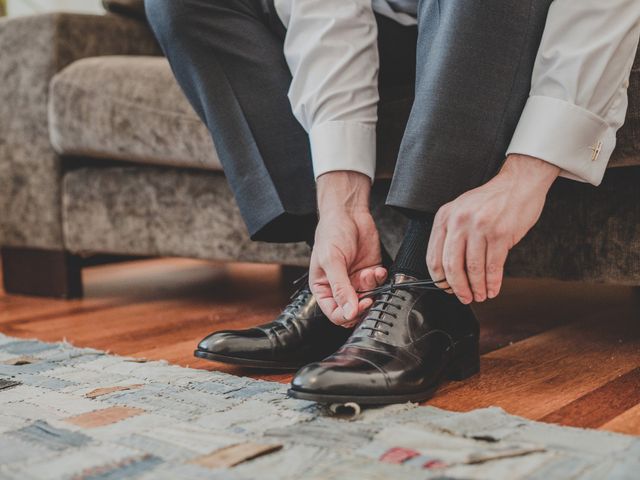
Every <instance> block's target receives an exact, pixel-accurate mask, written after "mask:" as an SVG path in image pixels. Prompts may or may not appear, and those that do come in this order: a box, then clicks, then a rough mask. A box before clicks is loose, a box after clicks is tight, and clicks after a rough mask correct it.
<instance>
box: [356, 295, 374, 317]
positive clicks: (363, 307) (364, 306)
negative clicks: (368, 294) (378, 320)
mask: <svg viewBox="0 0 640 480" xmlns="http://www.w3.org/2000/svg"><path fill="white" fill-rule="evenodd" d="M371 305H373V299H372V298H363V299H362V300H360V301H359V302H358V313H359V314H360V315H362V314H363V313H365V312H366V311H367V310H369V309H370V308H371Z"/></svg>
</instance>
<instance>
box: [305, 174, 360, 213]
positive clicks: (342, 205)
mask: <svg viewBox="0 0 640 480" xmlns="http://www.w3.org/2000/svg"><path fill="white" fill-rule="evenodd" d="M316 188H317V192H318V211H319V212H320V215H323V214H325V215H326V214H328V213H335V214H340V213H356V212H364V211H366V212H369V197H370V193H371V179H370V178H369V177H368V176H367V175H364V174H362V173H360V172H354V171H347V170H340V171H334V172H327V173H325V174H323V175H320V176H319V177H318V180H317V183H316Z"/></svg>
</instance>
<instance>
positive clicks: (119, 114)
mask: <svg viewBox="0 0 640 480" xmlns="http://www.w3.org/2000/svg"><path fill="white" fill-rule="evenodd" d="M49 133H50V136H51V142H52V145H53V147H54V149H55V150H56V151H57V152H58V153H60V154H63V155H73V156H82V157H95V158H105V159H115V160H125V161H130V162H139V163H150V164H155V165H170V166H179V167H191V168H201V169H209V170H222V167H221V165H220V161H219V159H218V155H217V153H216V151H215V147H214V146H213V142H212V140H211V137H210V135H209V132H208V130H207V129H206V127H205V126H204V124H203V123H202V122H201V121H200V119H199V118H198V116H197V115H196V113H195V112H194V110H193V109H192V108H191V105H189V103H188V102H187V99H186V98H185V96H184V94H183V93H182V91H181V90H180V88H179V87H178V84H177V83H176V81H175V79H174V77H173V74H172V72H171V69H170V67H169V64H168V62H167V60H166V59H164V58H162V57H142V56H140V57H135V56H111V57H95V58H87V59H83V60H79V61H77V62H75V63H73V64H71V65H69V66H68V67H67V68H65V69H64V70H62V71H61V72H60V73H58V74H57V75H56V76H55V77H54V78H53V80H52V82H51V89H50V96H49Z"/></svg>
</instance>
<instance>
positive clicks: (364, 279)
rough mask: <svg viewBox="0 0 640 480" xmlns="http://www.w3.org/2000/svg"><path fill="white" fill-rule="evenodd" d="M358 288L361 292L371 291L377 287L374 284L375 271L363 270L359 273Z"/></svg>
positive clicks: (371, 269) (370, 269)
mask: <svg viewBox="0 0 640 480" xmlns="http://www.w3.org/2000/svg"><path fill="white" fill-rule="evenodd" d="M359 275H360V287H361V289H362V290H372V289H374V288H376V287H377V286H378V284H377V283H376V277H375V269H373V268H365V269H364V270H362V271H361V272H360V274H359Z"/></svg>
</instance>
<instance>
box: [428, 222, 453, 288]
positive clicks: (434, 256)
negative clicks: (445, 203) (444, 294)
mask: <svg viewBox="0 0 640 480" xmlns="http://www.w3.org/2000/svg"><path fill="white" fill-rule="evenodd" d="M436 217H437V216H436ZM446 234H447V229H446V227H445V225H444V224H443V223H441V222H440V221H438V220H436V221H434V224H433V228H432V229H431V235H430V236H429V244H428V246H427V259H426V260H427V268H428V269H429V275H431V279H432V280H434V281H436V282H437V281H439V280H444V279H445V272H444V266H443V265H442V253H443V248H444V239H445V237H446ZM436 286H438V287H440V288H442V289H443V290H447V289H448V288H449V284H448V283H447V282H446V281H444V282H439V283H437V284H436Z"/></svg>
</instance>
